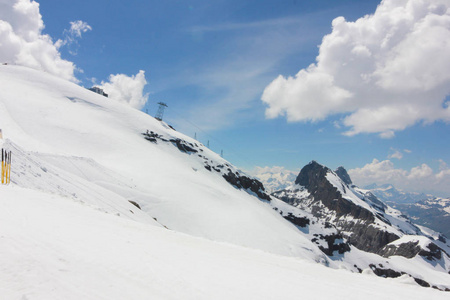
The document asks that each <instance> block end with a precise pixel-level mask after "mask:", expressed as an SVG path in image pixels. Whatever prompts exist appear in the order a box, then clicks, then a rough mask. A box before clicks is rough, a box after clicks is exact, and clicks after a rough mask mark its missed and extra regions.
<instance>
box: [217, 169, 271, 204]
mask: <svg viewBox="0 0 450 300" xmlns="http://www.w3.org/2000/svg"><path fill="white" fill-rule="evenodd" d="M222 176H223V178H225V180H226V181H228V182H229V183H230V184H232V185H234V186H235V187H237V188H239V189H240V188H243V189H245V190H250V191H252V192H253V193H255V194H256V195H257V196H258V197H259V198H261V199H264V200H267V201H270V196H269V195H268V194H267V193H266V192H265V190H264V186H263V184H262V183H261V182H259V181H258V180H256V179H254V178H250V177H247V176H245V175H240V174H239V172H233V171H232V170H231V169H228V173H225V174H223V175H222Z"/></svg>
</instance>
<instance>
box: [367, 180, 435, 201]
mask: <svg viewBox="0 0 450 300" xmlns="http://www.w3.org/2000/svg"><path fill="white" fill-rule="evenodd" d="M364 188H365V189H367V190H370V191H371V192H372V194H374V195H375V196H377V197H378V198H379V199H380V200H382V201H384V202H388V203H415V202H417V201H421V200H425V199H433V198H435V197H434V196H433V195H430V194H424V193H415V192H407V191H402V190H399V189H396V188H395V187H394V186H393V185H392V184H383V185H377V184H375V183H374V184H371V185H368V186H366V187H364Z"/></svg>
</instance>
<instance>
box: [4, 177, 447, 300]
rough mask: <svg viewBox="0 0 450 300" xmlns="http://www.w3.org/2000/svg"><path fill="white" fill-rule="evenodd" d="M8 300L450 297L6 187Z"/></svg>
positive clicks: (403, 282) (415, 299) (407, 279)
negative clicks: (197, 236)
mask: <svg viewBox="0 0 450 300" xmlns="http://www.w3.org/2000/svg"><path fill="white" fill-rule="evenodd" d="M0 265H1V266H2V267H1V269H0V298H1V299H8V300H25V299H28V300H32V299H34V300H52V299H55V300H60V299H65V300H79V299H84V300H123V299H133V300H143V299H174V300H175V299H196V300H197V299H205V300H209V299H227V300H229V299H237V300H239V299H272V300H275V299H280V298H282V299H299V298H306V299H349V300H351V299H369V300H372V299H374V300H375V299H380V298H381V299H394V298H395V299H411V300H421V299H434V300H439V299H448V294H447V293H444V292H440V291H437V290H434V289H424V288H421V287H419V286H417V285H416V284H415V283H414V281H413V280H412V278H410V277H408V276H406V275H405V276H402V277H400V278H397V279H383V278H379V277H376V276H374V275H373V274H371V271H370V270H369V269H368V270H365V271H364V272H365V273H366V274H363V275H360V274H353V273H350V272H347V271H345V270H333V269H330V268H326V267H324V266H322V265H320V264H315V263H309V262H306V261H304V260H299V259H297V258H293V257H285V256H279V255H274V254H270V253H265V252H262V251H258V250H253V249H249V248H244V247H238V246H233V245H230V244H224V243H217V242H212V241H210V240H206V239H201V238H194V237H192V236H189V235H185V234H181V233H178V232H174V231H170V230H166V229H164V228H160V227H156V226H148V225H147V224H143V223H141V222H135V221H132V220H128V219H125V218H121V217H118V216H116V215H113V214H107V213H104V212H101V211H98V210H94V209H91V208H90V207H89V206H87V205H85V204H82V203H79V202H73V201H68V199H67V198H65V197H61V196H59V195H49V194H48V193H44V192H39V191H36V190H31V189H23V188H21V187H18V186H14V185H12V186H8V187H2V188H0Z"/></svg>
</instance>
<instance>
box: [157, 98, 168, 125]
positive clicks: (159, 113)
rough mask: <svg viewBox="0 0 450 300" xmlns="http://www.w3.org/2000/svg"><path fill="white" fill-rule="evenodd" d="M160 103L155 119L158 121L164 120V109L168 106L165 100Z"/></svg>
mask: <svg viewBox="0 0 450 300" xmlns="http://www.w3.org/2000/svg"><path fill="white" fill-rule="evenodd" d="M158 104H159V108H158V111H157V112H156V115H155V119H156V120H158V121H162V119H163V115H164V109H165V108H166V107H167V104H165V103H164V102H158Z"/></svg>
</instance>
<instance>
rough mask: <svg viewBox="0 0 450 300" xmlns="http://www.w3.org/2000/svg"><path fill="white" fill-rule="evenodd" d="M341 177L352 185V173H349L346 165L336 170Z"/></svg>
mask: <svg viewBox="0 0 450 300" xmlns="http://www.w3.org/2000/svg"><path fill="white" fill-rule="evenodd" d="M334 172H335V173H336V175H337V176H339V178H340V179H341V180H342V181H343V182H344V183H345V184H348V185H352V184H353V183H352V179H351V178H350V175H348V173H347V170H346V169H345V168H344V167H342V166H341V167H339V168H337V169H336V171H334Z"/></svg>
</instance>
